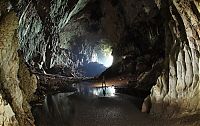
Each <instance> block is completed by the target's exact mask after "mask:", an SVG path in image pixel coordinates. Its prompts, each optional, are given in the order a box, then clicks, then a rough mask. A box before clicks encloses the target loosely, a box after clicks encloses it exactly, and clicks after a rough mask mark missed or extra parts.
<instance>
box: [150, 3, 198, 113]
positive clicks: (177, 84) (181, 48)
mask: <svg viewBox="0 0 200 126" xmlns="http://www.w3.org/2000/svg"><path fill="white" fill-rule="evenodd" d="M157 5H158V7H159V8H160V10H161V12H162V14H163V15H164V16H165V18H166V20H165V31H166V33H165V36H166V37H165V44H166V57H165V69H164V71H163V73H162V74H161V76H160V77H159V78H158V80H157V84H156V85H155V86H153V87H152V90H151V102H152V104H153V105H152V109H151V111H152V112H161V113H163V112H165V113H168V114H170V115H172V114H175V113H187V112H189V113H193V112H195V113H196V112H199V111H200V81H199V77H200V76H199V75H200V70H199V68H200V66H199V64H200V57H199V56H200V53H199V51H200V45H199V43H200V17H199V14H200V11H199V9H200V8H199V5H200V3H199V1H196V0H192V1H189V0H172V1H168V2H167V1H164V0H160V1H157Z"/></svg>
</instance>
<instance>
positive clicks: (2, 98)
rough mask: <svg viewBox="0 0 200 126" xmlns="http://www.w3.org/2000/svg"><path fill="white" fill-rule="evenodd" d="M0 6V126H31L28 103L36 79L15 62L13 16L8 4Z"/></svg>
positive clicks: (16, 44)
mask: <svg viewBox="0 0 200 126" xmlns="http://www.w3.org/2000/svg"><path fill="white" fill-rule="evenodd" d="M0 6H1V7H2V6H3V7H2V8H0V12H3V14H2V15H1V18H0V125H12V126H15V125H20V126H24V125H27V126H28V125H34V123H33V121H34V119H33V117H32V114H31V112H30V106H29V103H28V102H29V101H30V99H31V97H30V96H31V95H32V94H33V93H34V90H35V88H36V77H35V76H34V75H30V73H29V72H28V70H27V68H26V67H25V66H24V64H22V63H21V62H19V59H20V58H19V56H18V52H17V50H18V49H19V43H18V38H17V28H18V17H17V16H16V13H15V12H14V11H13V9H12V6H11V4H10V2H8V1H1V2H0ZM21 71H26V72H21ZM19 77H23V78H20V79H19ZM25 80H26V81H25ZM26 82H27V83H26ZM29 87H30V88H29Z"/></svg>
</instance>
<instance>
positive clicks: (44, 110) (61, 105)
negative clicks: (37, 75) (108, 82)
mask: <svg viewBox="0 0 200 126" xmlns="http://www.w3.org/2000/svg"><path fill="white" fill-rule="evenodd" d="M73 86H74V87H75V88H77V91H76V92H69V93H57V94H53V95H47V96H45V98H44V102H43V103H42V104H40V105H35V106H33V108H32V113H33V116H34V118H35V124H36V125H37V126H70V125H72V122H73V121H72V120H73V118H74V113H75V108H74V106H75V104H76V103H73V102H72V100H71V98H70V96H71V95H80V96H84V97H88V98H92V97H115V88H114V86H111V87H103V88H102V87H92V86H91V85H90V83H87V82H85V83H81V84H74V85H73ZM103 90H104V91H105V94H104V93H103ZM86 102H87V100H86Z"/></svg>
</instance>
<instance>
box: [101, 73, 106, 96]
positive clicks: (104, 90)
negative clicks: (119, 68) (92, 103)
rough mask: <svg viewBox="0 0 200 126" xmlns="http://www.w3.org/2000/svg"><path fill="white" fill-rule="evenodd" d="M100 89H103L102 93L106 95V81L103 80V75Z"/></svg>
mask: <svg viewBox="0 0 200 126" xmlns="http://www.w3.org/2000/svg"><path fill="white" fill-rule="evenodd" d="M102 89H103V95H104V96H105V95H106V82H105V78H104V76H103V81H102Z"/></svg>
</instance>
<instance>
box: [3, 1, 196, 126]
mask: <svg viewBox="0 0 200 126" xmlns="http://www.w3.org/2000/svg"><path fill="white" fill-rule="evenodd" d="M199 21H200V3H199V1H198V0H139V1H138V0H131V1H130V0H44V1H43V0H42V1H41V0H32V1H29V0H19V1H18V3H17V2H16V3H13V2H8V1H5V0H1V1H0V125H20V126H21V125H34V124H33V121H34V119H33V117H32V114H31V111H30V105H29V102H30V101H32V100H33V98H34V92H35V90H36V88H37V84H36V83H37V77H36V76H35V75H34V74H32V73H31V72H30V71H29V70H31V71H33V72H36V73H40V74H44V75H45V74H46V73H50V74H59V75H64V76H70V77H77V76H81V75H83V74H82V73H83V72H82V71H81V68H82V69H83V68H84V69H88V68H87V66H88V65H90V62H96V61H97V60H98V61H99V62H100V63H101V62H103V61H104V59H105V58H106V57H107V55H106V54H108V53H110V52H111V51H112V55H113V57H114V63H113V66H112V67H110V68H109V69H107V70H106V71H105V72H103V73H102V75H101V76H106V77H111V76H112V77H115V76H117V75H122V74H124V75H126V74H131V75H134V76H135V78H136V79H135V80H134V82H130V85H131V86H132V88H134V90H135V89H138V90H139V91H141V92H142V91H144V92H149V91H151V94H150V96H147V98H146V99H145V101H144V102H145V104H144V106H143V108H144V110H143V111H145V110H146V111H149V110H150V108H149V107H152V108H151V112H155V113H161V114H163V113H165V114H169V115H173V114H177V113H181V114H183V113H197V112H199V110H200V84H199V74H200V73H199V63H200V62H199V61H200V59H199V51H200V50H199V43H200V24H199ZM17 29H18V30H17ZM99 66H101V67H102V65H99ZM133 94H134V93H133Z"/></svg>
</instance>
